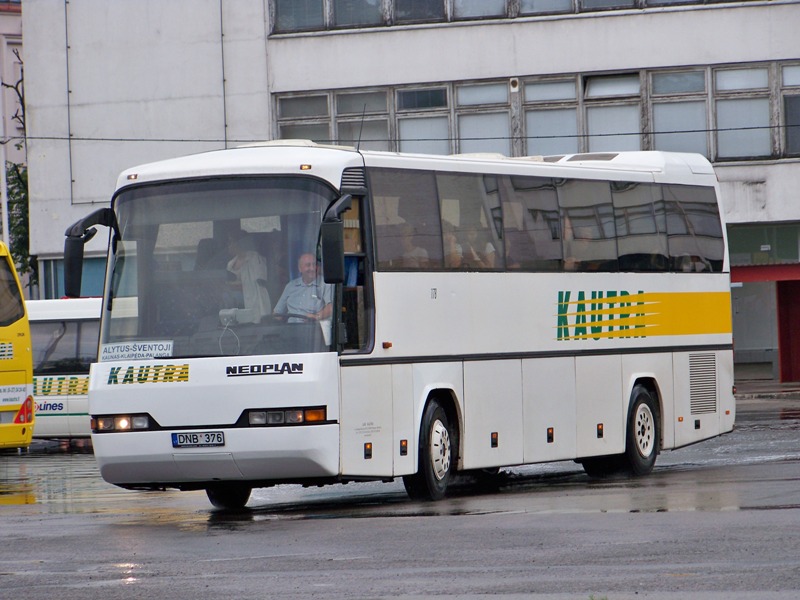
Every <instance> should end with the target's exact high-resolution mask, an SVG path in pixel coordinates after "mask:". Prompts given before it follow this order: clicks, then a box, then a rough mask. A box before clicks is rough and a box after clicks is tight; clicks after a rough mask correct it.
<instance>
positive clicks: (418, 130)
mask: <svg viewBox="0 0 800 600" xmlns="http://www.w3.org/2000/svg"><path fill="white" fill-rule="evenodd" d="M398 132H399V136H398V137H399V140H398V145H399V150H400V152H421V153H424V154H450V152H451V150H450V124H449V120H448V118H447V117H413V118H403V119H399V121H398Z"/></svg>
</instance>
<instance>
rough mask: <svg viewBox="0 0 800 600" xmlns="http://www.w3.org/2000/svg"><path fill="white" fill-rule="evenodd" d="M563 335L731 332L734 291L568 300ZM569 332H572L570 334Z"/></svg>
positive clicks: (596, 336)
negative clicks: (732, 292) (732, 293)
mask: <svg viewBox="0 0 800 600" xmlns="http://www.w3.org/2000/svg"><path fill="white" fill-rule="evenodd" d="M564 304H566V305H567V307H568V308H567V310H566V312H562V313H561V316H562V318H563V320H562V321H561V322H560V324H559V337H558V339H560V340H589V339H613V338H631V337H636V338H642V337H651V336H667V335H713V334H730V333H731V331H732V327H731V299H730V293H729V292H643V293H639V294H628V295H624V296H622V295H620V296H610V297H609V296H606V297H598V298H590V297H585V296H584V297H583V298H579V299H578V300H572V299H571V300H570V301H568V302H566V303H564ZM565 332H567V333H568V335H564V334H565Z"/></svg>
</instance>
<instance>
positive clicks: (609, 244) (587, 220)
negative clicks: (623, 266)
mask: <svg viewBox="0 0 800 600" xmlns="http://www.w3.org/2000/svg"><path fill="white" fill-rule="evenodd" d="M557 191H558V203H559V205H560V206H561V211H562V220H563V226H564V269H565V270H567V271H617V270H618V266H617V240H616V230H615V227H614V208H613V205H612V203H611V188H610V186H609V184H608V182H607V181H589V180H581V179H572V180H563V181H559V182H558V185H557Z"/></svg>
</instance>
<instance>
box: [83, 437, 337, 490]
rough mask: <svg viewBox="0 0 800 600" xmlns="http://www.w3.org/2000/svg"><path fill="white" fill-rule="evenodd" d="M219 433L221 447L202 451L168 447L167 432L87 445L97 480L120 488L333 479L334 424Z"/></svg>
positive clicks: (104, 439) (106, 439)
mask: <svg viewBox="0 0 800 600" xmlns="http://www.w3.org/2000/svg"><path fill="white" fill-rule="evenodd" d="M221 431H223V433H224V434H225V444H224V445H223V446H214V447H206V448H173V446H172V435H171V433H172V432H170V431H143V432H136V431H131V432H122V433H101V434H92V444H93V446H94V449H95V456H96V457H97V464H98V466H99V468H100V474H101V475H102V477H103V479H105V480H106V481H107V482H109V483H113V484H115V485H119V486H122V487H158V486H164V487H181V486H182V485H184V484H188V485H187V487H190V486H191V484H198V483H213V482H219V481H239V482H247V481H253V482H268V483H281V482H299V481H302V480H305V479H308V480H313V479H326V478H335V477H337V476H338V475H339V426H338V424H328V425H315V426H311V427H286V428H247V429H239V428H237V429H222V430H221ZM198 487H202V486H198Z"/></svg>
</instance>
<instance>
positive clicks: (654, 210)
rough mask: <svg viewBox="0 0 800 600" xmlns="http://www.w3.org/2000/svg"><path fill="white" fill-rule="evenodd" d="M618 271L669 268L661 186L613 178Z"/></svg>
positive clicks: (665, 220) (612, 188)
mask: <svg viewBox="0 0 800 600" xmlns="http://www.w3.org/2000/svg"><path fill="white" fill-rule="evenodd" d="M611 196H612V198H613V200H614V222H615V223H616V226H617V236H618V237H617V250H618V252H619V269H620V271H666V270H668V269H669V258H668V257H669V251H668V249H667V219H666V214H665V211H664V199H663V198H662V197H661V188H660V186H657V185H653V184H647V183H629V182H617V181H615V182H612V183H611Z"/></svg>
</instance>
